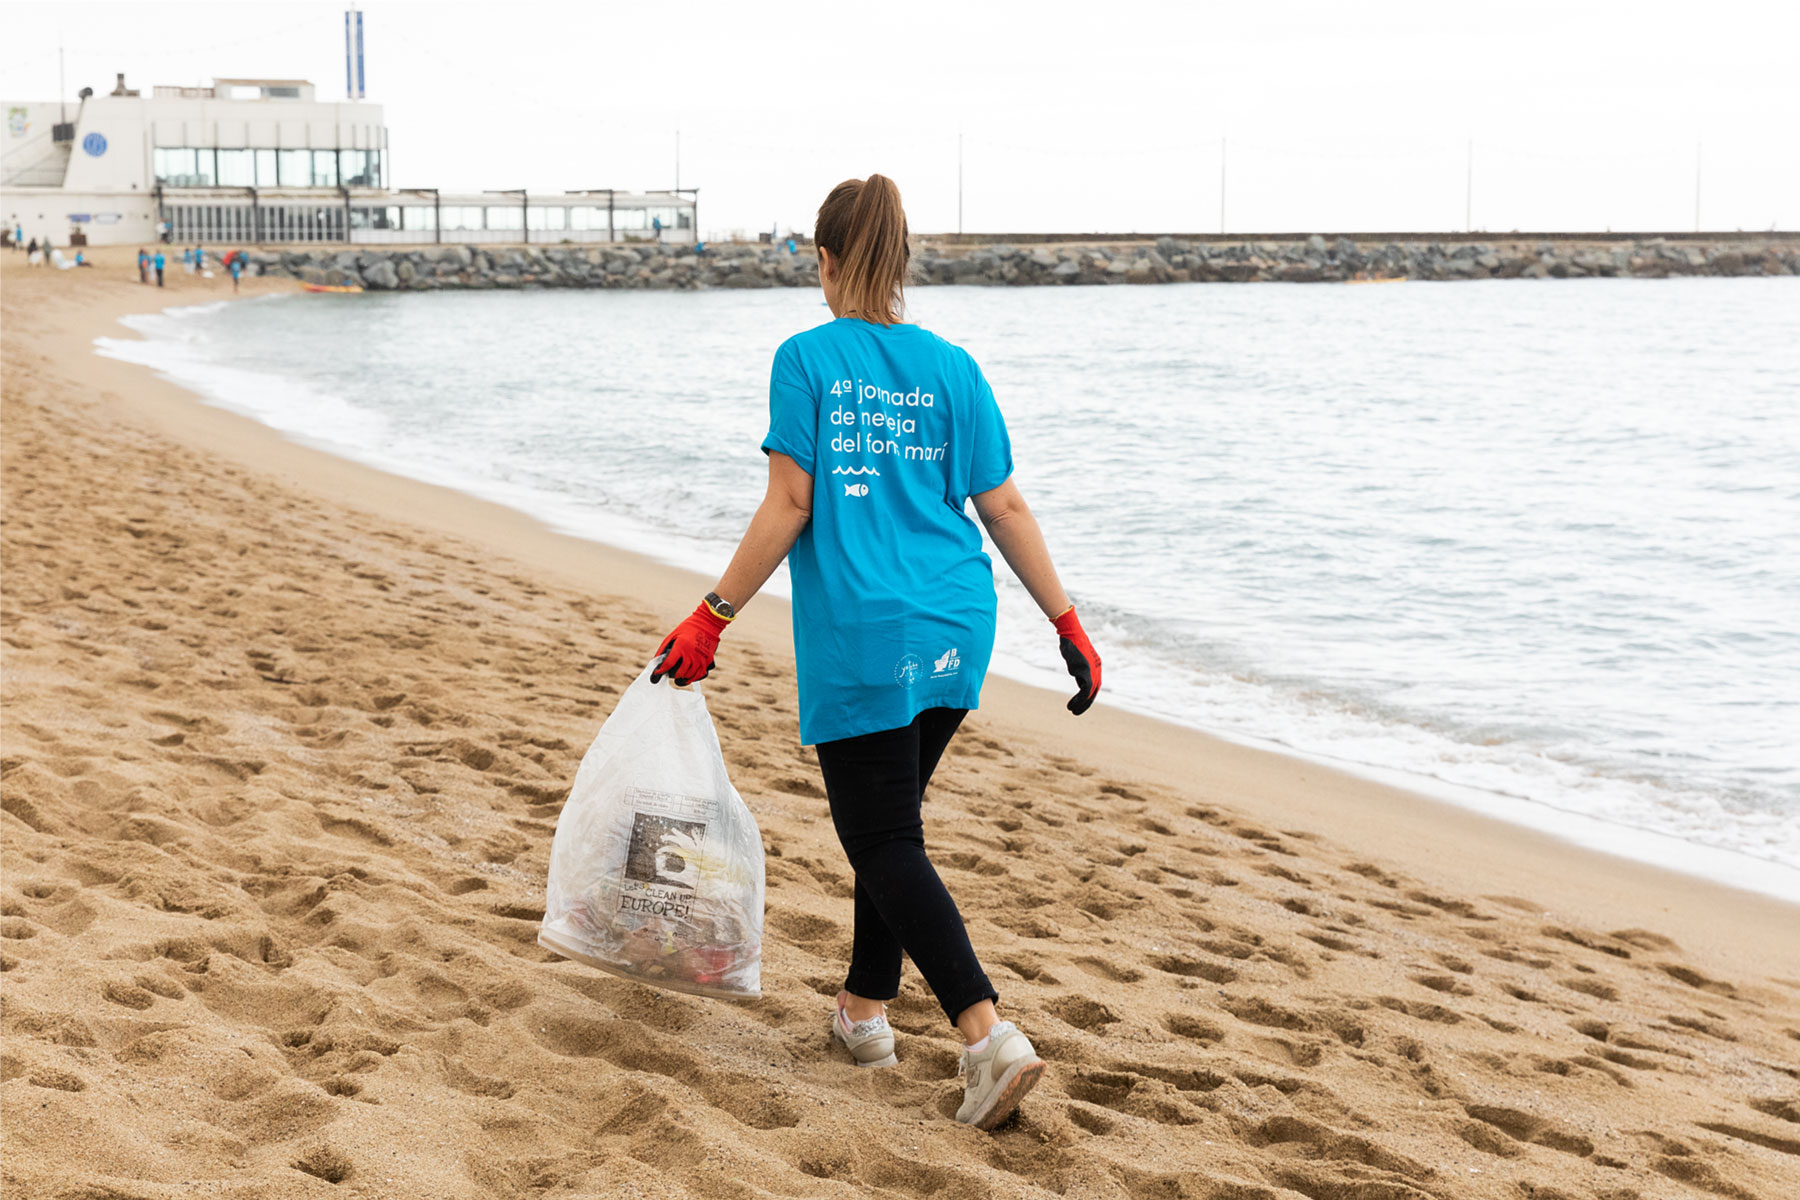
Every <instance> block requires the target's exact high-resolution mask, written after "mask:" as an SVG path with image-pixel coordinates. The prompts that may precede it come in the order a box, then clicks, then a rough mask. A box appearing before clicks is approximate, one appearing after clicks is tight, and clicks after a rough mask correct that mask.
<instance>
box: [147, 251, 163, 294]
mask: <svg viewBox="0 0 1800 1200" xmlns="http://www.w3.org/2000/svg"><path fill="white" fill-rule="evenodd" d="M163 261H164V260H163V252H162V251H161V250H158V251H157V252H156V257H155V258H153V259H151V260H150V262H151V265H152V266H154V267H155V268H156V286H157V287H161V286H162V285H163Z"/></svg>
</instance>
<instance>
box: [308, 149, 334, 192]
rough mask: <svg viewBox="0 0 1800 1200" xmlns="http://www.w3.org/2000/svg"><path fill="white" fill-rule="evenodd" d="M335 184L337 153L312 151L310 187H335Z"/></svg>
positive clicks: (332, 151)
mask: <svg viewBox="0 0 1800 1200" xmlns="http://www.w3.org/2000/svg"><path fill="white" fill-rule="evenodd" d="M337 184H338V169H337V151H336V150H314V151H313V152H312V185H313V186H314V187H336V186H337Z"/></svg>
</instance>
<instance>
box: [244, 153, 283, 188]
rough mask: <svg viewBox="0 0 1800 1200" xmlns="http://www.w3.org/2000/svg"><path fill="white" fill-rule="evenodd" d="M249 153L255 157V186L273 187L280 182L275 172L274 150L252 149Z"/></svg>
mask: <svg viewBox="0 0 1800 1200" xmlns="http://www.w3.org/2000/svg"><path fill="white" fill-rule="evenodd" d="M251 154H253V155H254V156H255V158H256V186H257V187H274V186H275V185H276V184H278V183H280V182H281V180H280V177H279V176H277V175H276V174H275V154H276V152H275V151H273V150H252V151H251Z"/></svg>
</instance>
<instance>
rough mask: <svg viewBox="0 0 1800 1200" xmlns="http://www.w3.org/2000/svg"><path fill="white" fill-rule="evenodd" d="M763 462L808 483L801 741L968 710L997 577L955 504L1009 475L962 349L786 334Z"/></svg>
mask: <svg viewBox="0 0 1800 1200" xmlns="http://www.w3.org/2000/svg"><path fill="white" fill-rule="evenodd" d="M762 448H763V449H764V450H765V451H770V450H778V451H780V452H781V453H783V454H785V455H787V456H788V457H789V458H792V459H793V460H794V461H795V462H797V463H799V464H800V466H801V467H802V468H803V469H804V470H806V471H808V472H809V473H811V475H812V477H813V509H812V521H811V522H810V523H809V524H808V525H807V527H806V529H805V530H803V531H802V532H801V534H800V538H799V540H798V541H797V542H795V543H794V549H793V551H792V553H790V554H789V555H788V568H789V571H790V573H791V575H792V578H793V581H794V656H795V658H796V660H797V661H798V665H799V672H800V740H801V741H802V742H804V743H806V744H807V745H809V746H810V745H816V744H818V743H819V742H830V741H836V740H837V739H839V738H847V737H855V736H857V735H858V734H864V733H874V732H876V731H878V730H883V729H898V728H900V727H902V726H905V725H909V724H911V723H912V720H913V718H914V717H916V716H918V715H919V713H921V712H923V711H924V710H925V709H928V708H975V707H977V706H978V705H979V704H980V701H981V683H982V679H983V677H984V676H986V674H987V666H988V659H989V657H990V656H991V655H992V653H993V649H994V569H993V564H992V563H991V562H990V561H989V560H988V556H987V554H986V553H985V552H983V550H982V548H981V531H980V529H978V528H977V527H976V525H975V522H974V521H973V520H972V519H971V518H970V517H969V515H968V513H967V512H966V511H965V502H966V501H967V500H968V498H969V497H970V496H972V495H977V494H979V493H981V492H985V491H989V490H991V489H993V488H997V487H999V486H1000V485H1001V484H1003V483H1005V482H1006V480H1007V479H1008V477H1010V476H1011V475H1012V443H1011V441H1010V440H1009V439H1008V438H1007V435H1006V422H1005V420H1004V419H1003V418H1002V417H1001V415H1000V406H999V405H998V404H997V403H995V401H994V392H993V389H992V388H990V387H988V382H987V380H986V379H985V378H983V377H982V374H981V368H980V367H978V366H976V365H975V360H974V359H973V358H971V357H970V356H969V353H968V351H966V350H963V349H962V348H961V347H959V346H953V345H951V344H950V343H949V342H946V341H945V340H944V339H942V338H940V337H938V336H937V335H936V334H934V333H930V332H927V331H926V330H924V329H921V328H919V327H918V326H917V325H888V326H882V325H873V324H870V323H869V322H867V321H862V320H858V319H856V318H854V317H843V318H839V319H838V320H835V321H832V322H831V323H830V324H828V325H821V326H819V327H818V328H817V329H809V330H807V331H806V332H805V333H801V334H796V335H795V336H794V337H791V338H789V339H788V340H787V341H785V342H783V343H782V344H781V349H779V350H777V351H776V352H775V366H774V370H773V371H772V372H771V375H770V379H769V436H768V437H766V438H764V439H763V445H762Z"/></svg>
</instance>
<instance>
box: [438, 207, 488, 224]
mask: <svg viewBox="0 0 1800 1200" xmlns="http://www.w3.org/2000/svg"><path fill="white" fill-rule="evenodd" d="M481 227H482V226H481V210H480V209H479V208H473V207H469V206H464V205H456V206H453V207H450V208H446V209H445V210H444V228H445V229H480V228H481Z"/></svg>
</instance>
